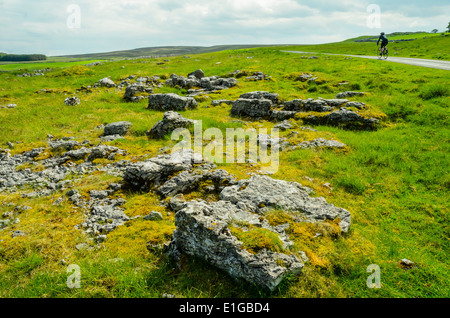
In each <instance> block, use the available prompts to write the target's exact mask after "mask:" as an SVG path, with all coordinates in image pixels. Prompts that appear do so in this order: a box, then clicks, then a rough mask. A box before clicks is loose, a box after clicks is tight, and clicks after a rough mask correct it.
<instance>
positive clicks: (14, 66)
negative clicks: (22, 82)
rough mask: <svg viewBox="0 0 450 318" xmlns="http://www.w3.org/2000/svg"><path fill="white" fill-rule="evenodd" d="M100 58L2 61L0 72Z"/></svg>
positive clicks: (78, 62)
mask: <svg viewBox="0 0 450 318" xmlns="http://www.w3.org/2000/svg"><path fill="white" fill-rule="evenodd" d="M101 61H102V60H92V59H91V60H87V59H73V58H72V59H68V58H50V59H47V60H46V61H42V62H9V63H6V62H3V63H0V72H2V71H19V70H20V71H23V72H25V71H32V70H42V69H46V68H64V67H69V66H74V65H84V64H89V63H93V62H101Z"/></svg>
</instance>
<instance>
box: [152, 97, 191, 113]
mask: <svg viewBox="0 0 450 318" xmlns="http://www.w3.org/2000/svg"><path fill="white" fill-rule="evenodd" d="M197 106H198V103H197V101H196V100H195V99H194V98H192V97H183V96H179V95H177V94H174V93H168V94H153V95H150V96H149V97H148V107H147V108H148V109H153V110H160V111H169V110H172V111H183V110H188V109H194V108H197Z"/></svg>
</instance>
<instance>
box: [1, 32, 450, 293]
mask: <svg viewBox="0 0 450 318" xmlns="http://www.w3.org/2000/svg"><path fill="white" fill-rule="evenodd" d="M433 40H435V41H436V43H434V44H433V43H432V42H429V43H428V42H426V41H433ZM443 41H444V42H443ZM445 41H447V42H445ZM408 43H411V42H400V43H399V45H400V44H401V45H409V44H408ZM421 43H428V44H429V45H428V44H427V47H428V48H425V49H427V50H428V51H427V53H426V56H431V55H433V54H435V53H438V52H440V51H441V50H442V51H443V48H445V45H447V47H448V37H447V38H441V37H438V36H436V37H435V38H434V39H431V38H430V39H426V40H423V41H422V40H421ZM346 45H348V46H346ZM359 45H361V47H360V48H364V47H365V45H366V44H364V43H347V44H345V43H341V44H329V45H323V46H317V47H311V50H314V52H317V51H319V50H322V49H323V50H324V51H326V50H330V49H332V50H335V51H340V50H344V51H346V52H345V53H348V50H359V49H357V48H359ZM370 45H372V46H373V43H372V44H370ZM433 47H435V48H436V47H438V48H439V49H438V50H436V51H435V52H432V50H433ZM400 48H402V49H403V50H406V49H408V47H407V46H402V47H400ZM282 49H285V48H284V47H283V48H282ZM298 49H301V48H298ZM447 51H448V50H447ZM361 52H363V49H361ZM403 52H404V51H403ZM409 52H411V53H413V52H414V51H413V50H412V49H410V50H409ZM417 52H418V51H417ZM417 52H416V53H417ZM351 53H357V52H354V51H352V52H351ZM248 56H253V58H252V59H247V57H248ZM164 59H166V58H164ZM169 59H170V61H169V62H166V64H163V65H157V62H159V61H161V60H162V59H142V60H133V61H116V62H107V63H105V64H104V65H102V66H96V67H92V68H89V71H87V72H84V73H83V72H81V73H77V72H63V70H55V71H54V72H50V73H48V76H47V75H46V76H44V77H33V78H20V77H17V76H15V73H14V72H13V71H10V72H3V73H0V105H4V104H8V103H15V104H17V107H16V108H14V109H0V126H1V127H2V129H1V130H0V147H1V148H7V145H6V143H7V142H8V141H11V142H14V143H15V148H14V149H12V153H13V154H14V153H20V152H22V151H25V150H29V149H31V148H34V147H39V146H44V147H45V146H46V137H47V134H52V135H54V136H56V137H63V136H73V137H75V138H76V139H77V140H80V141H82V140H84V139H89V140H91V141H92V142H99V141H100V139H99V137H100V134H101V132H102V131H101V130H99V129H96V127H97V126H98V125H100V124H104V123H111V122H114V121H120V120H128V121H131V122H132V123H133V127H132V130H131V134H130V135H129V136H127V137H126V139H121V140H117V141H115V142H113V143H111V144H112V145H114V146H117V147H120V148H123V149H126V150H128V152H129V153H130V155H129V157H128V159H130V158H131V157H133V156H137V155H142V154H146V155H147V156H148V157H151V156H154V155H156V154H158V150H159V149H160V148H162V147H165V146H171V145H173V144H174V142H172V141H170V140H168V139H165V140H157V141H149V140H148V139H147V138H146V137H145V134H144V132H145V131H146V130H148V129H150V128H151V127H152V126H153V125H154V124H155V123H156V122H157V121H159V120H161V119H162V113H160V112H156V111H151V110H147V109H146V102H145V101H141V102H139V103H127V102H124V101H123V100H122V96H123V91H116V90H114V89H103V88H102V89H98V90H94V92H93V93H91V94H85V93H77V95H78V96H79V98H80V99H81V104H80V105H79V106H76V107H69V106H65V105H64V99H65V98H66V97H67V96H70V95H72V94H76V89H77V88H80V87H81V86H83V85H91V84H93V83H95V82H97V81H98V80H99V79H101V78H104V77H106V76H111V78H112V79H113V80H114V81H116V82H117V81H119V80H120V79H121V78H125V77H127V76H128V75H131V74H134V75H141V76H151V75H158V76H166V77H167V76H169V75H170V74H171V73H176V74H179V75H185V76H186V75H187V74H188V73H189V72H192V71H194V70H196V69H198V68H201V69H203V71H204V72H205V73H206V75H219V76H220V75H224V74H226V73H229V72H232V71H235V70H237V69H240V70H248V71H250V72H252V71H263V72H264V73H266V74H269V75H271V76H272V78H273V80H272V81H264V82H247V81H245V79H244V78H241V79H239V85H238V86H237V87H235V88H232V89H229V90H224V91H222V92H218V93H216V94H210V97H211V98H212V99H236V98H237V97H238V96H239V95H240V94H242V93H244V92H249V91H256V90H267V91H271V92H277V93H279V95H280V97H281V98H282V99H284V100H289V99H294V98H310V97H311V98H318V97H323V98H332V97H334V96H335V95H336V94H337V93H338V92H341V91H343V90H348V89H350V88H351V89H352V90H359V91H365V92H368V93H369V94H367V95H366V96H364V97H360V98H355V99H354V100H358V101H362V102H364V103H366V104H367V106H368V107H367V109H366V110H364V111H363V113H364V114H365V115H367V116H376V117H379V118H382V127H381V129H379V130H378V131H372V132H358V131H349V130H341V129H339V128H335V127H325V126H318V127H315V128H316V129H318V130H319V131H318V132H317V133H313V132H308V131H302V130H298V131H299V135H298V136H297V137H295V138H298V140H311V139H314V138H317V137H323V138H335V139H337V140H340V141H342V142H343V143H345V144H346V145H347V146H348V149H346V150H342V151H341V150H339V151H333V150H302V149H297V150H295V151H290V152H282V153H281V157H280V160H281V163H280V171H279V172H278V173H277V174H275V175H274V176H273V177H275V178H279V179H285V180H288V181H296V182H299V183H302V184H304V185H306V186H308V187H311V188H313V189H314V190H315V192H316V196H323V197H324V198H325V199H326V200H327V201H328V202H330V203H333V204H335V205H336V206H339V207H343V208H345V209H347V210H349V211H350V212H351V214H352V227H351V230H350V233H348V234H345V235H343V236H340V237H335V236H332V235H330V236H326V235H324V236H323V237H321V238H319V239H315V238H314V237H313V236H314V234H315V233H317V232H315V231H316V230H318V229H316V228H311V227H301V226H298V227H292V229H291V232H290V235H291V236H292V237H293V238H294V242H295V245H294V247H293V249H292V251H291V252H292V253H296V252H298V251H302V250H303V251H306V252H307V255H308V257H309V258H310V262H309V263H307V264H306V266H305V269H304V271H303V273H302V274H301V275H299V276H295V277H290V278H289V279H287V280H285V281H284V282H283V283H282V284H281V285H280V286H279V288H278V289H277V290H275V291H273V292H272V293H269V292H266V291H260V290H258V289H257V288H255V287H254V286H250V285H249V284H248V283H244V282H235V281H234V280H232V279H231V278H229V277H228V276H227V275H226V273H223V272H221V271H219V270H216V269H215V268H213V267H211V266H210V265H208V264H207V263H206V262H204V261H201V260H199V259H194V258H189V257H184V258H183V259H182V262H181V265H182V270H181V271H180V270H178V269H176V268H175V267H174V265H173V264H171V263H170V262H169V260H167V259H166V258H165V256H164V254H163V253H162V251H161V250H159V249H158V248H154V249H147V242H152V244H163V243H166V242H167V241H169V240H170V238H171V233H172V231H173V229H174V226H175V225H174V215H173V214H172V215H170V216H169V215H168V216H167V217H166V216H165V217H164V220H162V221H158V222H144V221H141V220H133V221H131V222H128V223H127V224H126V225H125V226H123V227H120V228H118V229H116V230H115V231H114V232H112V233H111V234H110V235H108V240H107V241H106V242H105V244H103V245H102V248H101V249H99V250H95V251H77V250H76V249H75V245H76V244H79V243H85V242H86V243H88V244H90V241H89V239H88V237H87V236H86V235H85V234H84V233H83V232H81V231H78V230H76V229H75V228H74V226H75V225H76V224H80V223H81V222H82V221H83V219H84V216H83V214H82V213H81V212H80V211H78V210H74V209H73V206H71V205H70V204H69V203H64V204H63V205H62V206H53V205H51V204H49V201H48V200H49V199H48V198H41V199H40V198H22V197H21V194H22V192H21V191H19V193H17V194H8V193H0V215H2V214H3V213H4V212H7V211H9V210H10V208H9V207H8V206H7V205H2V203H8V202H13V204H14V205H29V206H32V207H33V209H32V210H29V211H26V212H24V213H22V214H21V215H20V216H19V218H20V223H18V224H15V225H13V226H12V227H9V228H6V229H3V230H0V297H81V298H82V297H161V296H162V295H163V294H164V293H168V294H174V295H176V296H177V297H200V298H201V297H261V296H263V297H352V298H359V297H390V298H394V297H401V298H404V297H448V294H449V288H448V277H449V262H448V252H449V250H448V224H449V220H448V215H449V213H448V212H449V206H448V197H449V188H450V176H449V173H448V167H449V165H450V162H449V161H450V160H449V156H448V153H450V146H449V145H450V143H449V136H450V129H449V127H450V126H449V116H448V109H449V99H450V98H449V91H448V89H447V87H449V85H450V80H449V77H448V71H444V70H430V69H427V68H421V67H416V66H408V65H402V64H386V63H380V61H376V60H373V61H372V60H365V59H352V60H346V59H345V57H340V56H320V57H319V59H317V60H308V59H301V56H300V55H295V54H288V53H283V52H280V51H279V50H278V49H276V48H260V49H252V53H249V52H248V50H230V51H224V52H219V53H207V54H200V55H193V56H191V59H183V58H182V57H172V58H169ZM217 62H221V64H217V65H216V63H217ZM86 63H87V62H85V61H84V62H83V63H82V64H86ZM77 64H79V63H77ZM71 65H72V66H73V64H65V66H66V67H67V66H71ZM122 66H124V68H122ZM303 72H304V73H312V74H314V75H316V76H318V77H319V79H321V81H320V82H319V83H318V84H308V83H302V82H298V81H295V80H294V78H295V76H292V75H295V74H300V73H303ZM342 82H348V83H349V84H348V86H339V85H338V84H339V83H342ZM42 88H49V89H50V88H51V89H54V90H55V93H52V94H36V93H35V92H36V91H38V90H40V89H42ZM64 91H67V92H69V93H68V95H66V93H64ZM167 91H175V92H176V91H177V90H176V89H172V88H170V89H168V88H163V89H160V90H155V92H167ZM229 113H230V106H226V105H222V106H218V107H210V102H209V101H208V100H205V101H203V102H201V103H200V104H199V107H198V109H196V110H189V111H186V112H183V116H185V117H187V118H192V119H201V120H203V124H204V125H203V129H207V128H212V127H218V128H219V129H221V130H222V131H223V130H225V129H226V128H229V127H232V128H240V127H242V128H248V127H253V128H257V127H266V128H271V127H273V125H274V123H271V122H266V121H260V122H253V123H247V124H242V123H238V122H235V121H234V120H236V118H232V117H230V114H229ZM74 119H76V120H74ZM296 121H297V124H299V125H302V122H301V119H297V120H296ZM288 133H289V132H282V133H281V135H282V136H287V135H288ZM17 142H19V143H17ZM120 159H121V158H119V159H118V160H120ZM220 167H221V168H223V169H227V170H228V171H230V172H231V173H233V174H235V175H237V176H238V177H240V178H246V177H248V175H247V173H248V172H255V168H252V167H251V166H250V165H231V164H228V165H225V164H224V165H220ZM305 176H307V177H308V179H305V178H304V177H305ZM112 181H120V178H117V177H112V176H107V175H104V174H102V173H98V174H95V175H92V176H89V177H86V178H85V179H81V180H76V181H74V182H75V184H74V187H75V188H77V189H79V190H80V191H81V192H82V193H87V192H88V191H89V190H90V189H103V188H106V187H107V185H108V184H109V183H110V182H112ZM325 183H330V184H331V187H332V188H333V190H329V189H328V188H326V187H324V186H323V184H325ZM23 191H24V192H25V189H24V190H23ZM60 195H62V193H57V194H56V195H55V196H54V197H52V198H51V199H52V200H56V199H57V198H58V197H59V196H60ZM121 195H122V196H123V197H124V198H126V199H127V204H126V208H127V211H126V213H129V214H130V215H133V216H135V215H139V214H140V215H145V214H146V213H149V212H150V211H152V210H155V211H160V212H161V213H163V215H165V212H167V211H166V210H165V208H164V207H161V205H160V202H159V198H158V197H157V196H156V195H153V194H146V193H133V192H124V193H122V194H121ZM276 217H277V218H279V219H280V222H281V221H283V220H288V221H289V218H286V216H283V215H278V216H276ZM276 217H275V216H274V217H273V219H274V220H275V218H276ZM324 226H325V225H324ZM326 228H327V227H326V226H325V227H324V228H323V229H322V230H324V231H325V230H326ZM17 229H20V230H22V231H24V232H26V233H27V234H28V236H26V237H19V238H15V239H12V238H11V235H10V234H11V231H13V230H17ZM250 234H255V233H250ZM256 234H257V235H253V236H251V235H250V236H249V237H247V238H245V239H247V240H248V242H247V243H248V244H250V245H251V246H255V248H256V249H257V248H258V247H259V246H260V244H261V243H264V242H262V241H261V240H256V242H254V241H253V239H254V238H255V237H258V235H260V234H261V235H260V236H261V237H264V235H263V234H266V233H256ZM266 238H267V237H266ZM303 238H305V239H303ZM2 240H3V241H2ZM277 243H278V242H277V241H276V240H274V238H269V245H271V246H273V247H274V248H275V249H276V248H279V245H277ZM403 258H408V259H410V260H412V261H414V262H415V263H416V264H417V268H414V269H411V270H405V269H402V268H401V267H400V266H399V264H398V262H399V260H401V259H403ZM62 259H64V260H65V262H66V263H65V265H62V264H61V260H62ZM68 264H77V265H79V266H80V267H81V269H82V272H81V277H82V281H81V284H82V285H81V289H73V290H72V289H68V288H67V286H66V279H67V277H68V275H69V273H67V272H66V270H67V266H68ZM370 264H378V265H379V266H380V267H381V271H382V272H381V282H382V288H381V289H378V290H375V289H374V290H372V289H369V288H367V286H366V280H367V277H368V276H369V274H368V273H367V272H366V269H367V267H368V266H369V265H370Z"/></svg>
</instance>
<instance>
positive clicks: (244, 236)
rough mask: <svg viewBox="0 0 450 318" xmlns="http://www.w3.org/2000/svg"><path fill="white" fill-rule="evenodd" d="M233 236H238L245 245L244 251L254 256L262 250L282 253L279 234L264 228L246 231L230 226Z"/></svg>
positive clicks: (253, 228)
mask: <svg viewBox="0 0 450 318" xmlns="http://www.w3.org/2000/svg"><path fill="white" fill-rule="evenodd" d="M229 229H230V231H231V234H232V235H234V236H236V237H237V238H238V239H239V240H240V241H241V242H242V243H244V245H243V246H242V248H243V249H245V250H247V251H249V252H250V253H252V254H258V253H259V252H260V251H261V250H263V249H267V250H270V251H272V252H282V251H283V243H282V242H281V240H280V237H279V236H278V234H276V233H274V232H272V231H270V230H267V229H262V228H257V227H250V229H249V230H247V231H244V230H242V229H241V228H239V227H235V226H229Z"/></svg>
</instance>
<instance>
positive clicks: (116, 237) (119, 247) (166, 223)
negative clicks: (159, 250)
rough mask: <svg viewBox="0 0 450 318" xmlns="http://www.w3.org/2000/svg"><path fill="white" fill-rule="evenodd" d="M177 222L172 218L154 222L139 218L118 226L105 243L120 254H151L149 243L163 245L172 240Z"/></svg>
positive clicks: (145, 255) (107, 247)
mask: <svg viewBox="0 0 450 318" xmlns="http://www.w3.org/2000/svg"><path fill="white" fill-rule="evenodd" d="M174 230H175V224H174V222H173V221H172V220H163V221H161V222H152V221H144V220H137V221H133V222H128V223H127V224H126V225H124V226H121V227H118V228H117V229H116V230H115V231H113V232H111V233H110V234H109V235H108V239H107V240H106V241H105V242H104V243H103V244H104V245H105V247H106V249H107V250H108V251H111V252H113V253H115V254H116V255H118V256H121V255H122V256H139V257H147V256H149V251H148V249H147V244H150V245H161V244H163V243H166V242H168V241H170V239H171V237H172V233H173V231H174Z"/></svg>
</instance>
